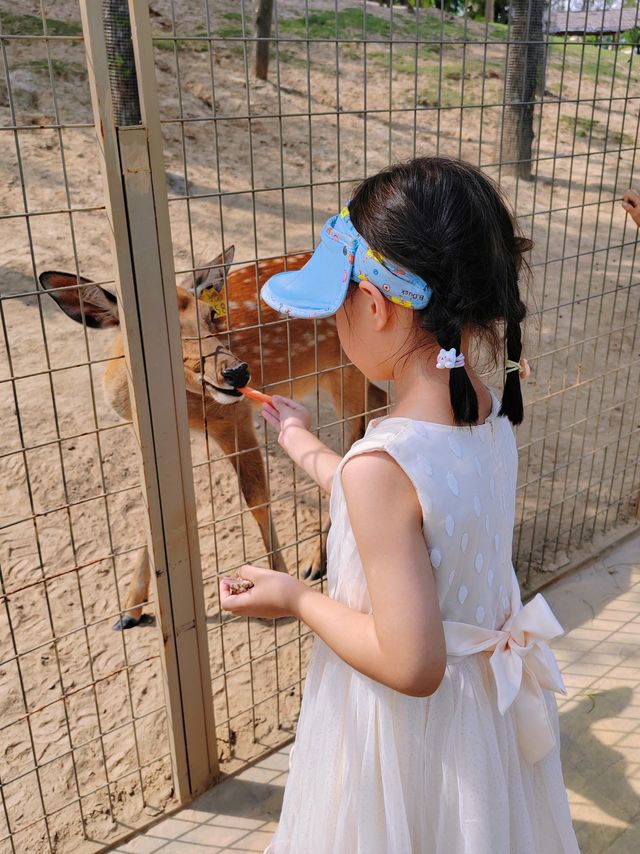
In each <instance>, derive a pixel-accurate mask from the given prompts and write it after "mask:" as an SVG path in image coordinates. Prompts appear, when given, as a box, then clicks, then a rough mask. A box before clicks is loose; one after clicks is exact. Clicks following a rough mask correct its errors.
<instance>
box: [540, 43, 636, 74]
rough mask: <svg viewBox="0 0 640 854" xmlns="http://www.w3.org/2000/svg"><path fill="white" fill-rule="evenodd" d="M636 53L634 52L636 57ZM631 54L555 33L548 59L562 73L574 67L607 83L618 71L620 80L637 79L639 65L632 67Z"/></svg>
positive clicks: (572, 69)
mask: <svg viewBox="0 0 640 854" xmlns="http://www.w3.org/2000/svg"><path fill="white" fill-rule="evenodd" d="M633 59H635V57H633V56H632V60H633ZM628 61H629V58H628V56H627V55H626V54H620V53H617V52H616V51H612V50H606V48H600V47H599V46H598V45H592V44H584V43H581V42H573V43H571V42H566V43H565V40H564V39H562V38H558V37H553V36H552V37H551V38H550V40H549V53H548V62H549V66H550V67H552V68H553V70H554V71H557V72H558V73H561V72H562V71H563V69H564V71H565V72H566V71H572V72H574V73H579V74H580V75H581V76H583V77H588V78H589V79H590V80H591V81H596V80H597V82H598V83H606V82H607V81H608V80H611V79H612V77H613V76H614V74H615V79H616V80H627V78H628V77H629V75H632V77H631V79H632V80H637V77H638V74H637V68H631V69H630V68H629V66H628V64H627V63H628Z"/></svg>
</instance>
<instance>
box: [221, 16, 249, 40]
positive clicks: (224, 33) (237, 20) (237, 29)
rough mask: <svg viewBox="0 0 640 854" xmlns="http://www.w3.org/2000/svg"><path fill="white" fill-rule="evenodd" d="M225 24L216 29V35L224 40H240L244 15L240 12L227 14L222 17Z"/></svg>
mask: <svg viewBox="0 0 640 854" xmlns="http://www.w3.org/2000/svg"><path fill="white" fill-rule="evenodd" d="M222 17H223V19H224V21H225V23H224V24H219V25H218V26H217V27H216V35H217V36H221V37H222V38H223V39H239V38H242V36H243V35H244V34H243V32H242V15H241V13H240V12H225V13H224V15H223V16H222Z"/></svg>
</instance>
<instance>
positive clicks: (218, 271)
mask: <svg viewBox="0 0 640 854" xmlns="http://www.w3.org/2000/svg"><path fill="white" fill-rule="evenodd" d="M235 254H236V247H235V246H229V247H228V248H227V249H225V250H224V252H223V253H222V254H221V255H218V256H216V257H215V258H214V259H213V261H211V263H210V264H209V266H208V267H207V268H206V269H204V270H201V271H200V272H199V273H198V274H197V276H196V283H195V287H194V288H193V292H194V293H195V295H196V296H197V297H198V298H199V297H200V294H201V293H202V292H203V291H208V290H209V289H210V288H213V289H214V290H215V291H217V292H218V293H220V292H221V291H222V289H223V288H224V284H225V282H226V279H227V273H228V272H229V266H230V265H231V262H232V261H233V256H234V255H235Z"/></svg>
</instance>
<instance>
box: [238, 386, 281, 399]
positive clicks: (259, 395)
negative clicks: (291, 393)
mask: <svg viewBox="0 0 640 854" xmlns="http://www.w3.org/2000/svg"><path fill="white" fill-rule="evenodd" d="M238 391H240V392H242V394H244V396H245V397H248V398H250V399H251V400H255V402H256V403H273V398H272V397H271V396H270V395H268V394H264V393H263V392H261V391H256V389H255V388H251V387H250V386H248V385H246V386H245V387H244V388H239V389H238Z"/></svg>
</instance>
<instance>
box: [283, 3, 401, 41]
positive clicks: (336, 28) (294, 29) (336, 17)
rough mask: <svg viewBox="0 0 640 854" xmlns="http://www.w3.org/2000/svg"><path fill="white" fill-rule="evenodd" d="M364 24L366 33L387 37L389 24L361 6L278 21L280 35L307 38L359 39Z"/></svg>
mask: <svg viewBox="0 0 640 854" xmlns="http://www.w3.org/2000/svg"><path fill="white" fill-rule="evenodd" d="M365 25H366V36H367V38H369V37H370V36H378V37H381V38H386V39H388V38H389V37H390V36H391V25H390V23H389V21H386V20H385V19H384V18H379V17H378V16H377V15H373V14H371V13H369V12H367V13H366V14H365V12H364V11H363V10H362V9H353V8H351V9H342V10H341V11H339V12H338V13H337V14H336V13H335V12H332V11H326V12H310V13H309V15H308V16H307V17H305V18H290V19H285V20H283V21H281V22H280V25H279V27H278V31H279V32H280V33H281V34H282V35H287V36H294V37H298V38H303V39H305V38H310V39H333V38H336V36H337V37H338V38H341V39H342V38H352V39H354V40H356V39H357V40H362V39H363V38H364V37H365V36H364V31H365Z"/></svg>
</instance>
